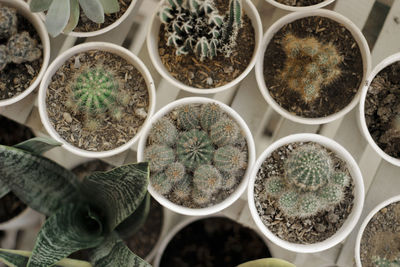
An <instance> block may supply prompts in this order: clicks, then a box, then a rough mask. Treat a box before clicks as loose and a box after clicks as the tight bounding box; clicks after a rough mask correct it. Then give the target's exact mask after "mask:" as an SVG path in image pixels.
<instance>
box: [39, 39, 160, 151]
mask: <svg viewBox="0 0 400 267" xmlns="http://www.w3.org/2000/svg"><path fill="white" fill-rule="evenodd" d="M89 50H100V51H107V52H110V53H113V54H115V55H118V56H120V57H122V58H124V59H125V60H126V61H127V62H128V63H130V64H132V65H133V66H134V67H135V68H136V69H137V70H138V71H139V72H140V74H141V75H142V76H143V78H144V80H145V82H146V86H147V91H148V93H149V107H148V112H147V118H146V119H145V121H144V122H143V124H142V126H141V127H140V129H139V131H138V132H137V133H136V135H135V136H134V137H133V138H132V139H130V140H129V141H128V142H127V143H125V144H124V145H122V146H119V147H117V148H114V149H111V150H107V151H87V150H84V149H80V148H77V147H75V146H73V145H72V144H70V143H68V142H67V141H66V140H64V139H63V138H62V137H61V136H60V135H59V134H58V133H57V132H56V130H55V129H54V127H53V126H52V125H51V123H50V121H49V117H48V114H47V109H46V106H47V105H46V92H47V87H48V85H49V84H50V82H51V79H52V77H53V75H54V74H55V73H56V72H57V70H58V69H59V68H60V67H61V66H62V65H63V64H64V63H65V61H67V60H68V59H69V58H70V57H72V56H74V55H76V54H79V53H81V52H85V51H89ZM155 102H156V96H155V87H154V82H153V79H152V77H151V75H150V72H149V71H148V69H147V67H146V66H145V65H144V63H143V62H142V61H141V60H140V59H139V58H138V57H137V56H135V55H134V54H133V53H132V52H131V51H129V50H127V49H125V48H123V47H121V46H118V45H115V44H112V43H106V42H89V43H84V44H80V45H77V46H74V47H72V48H70V49H68V50H66V51H65V52H63V53H62V54H61V55H59V56H58V57H57V58H56V59H55V60H54V61H53V63H51V65H50V66H49V68H48V69H47V71H46V73H45V75H44V77H43V80H42V82H41V84H40V89H39V97H38V106H39V114H40V118H41V121H42V123H43V125H44V127H45V129H46V130H47V132H48V133H49V134H50V136H51V137H52V138H54V139H55V140H56V141H58V142H60V143H62V146H63V147H64V148H65V149H67V150H68V151H70V152H71V153H74V154H75V155H78V156H82V157H88V158H104V157H110V156H113V155H116V154H119V153H121V152H123V151H125V150H127V149H129V148H130V147H131V146H132V145H133V144H134V143H135V142H136V141H137V140H138V139H139V137H140V135H141V134H142V132H143V129H144V128H145V126H146V124H148V123H149V121H150V118H151V116H152V114H153V113H154V109H155Z"/></svg>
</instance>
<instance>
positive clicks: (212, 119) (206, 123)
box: [200, 103, 222, 131]
mask: <svg viewBox="0 0 400 267" xmlns="http://www.w3.org/2000/svg"><path fill="white" fill-rule="evenodd" d="M221 113H222V111H221V108H220V107H219V105H218V104H215V103H207V104H204V105H203V106H202V107H201V110H200V124H201V127H202V128H203V129H204V130H206V131H208V130H209V129H210V127H211V125H213V124H215V123H216V122H217V121H218V120H219V119H220V118H221Z"/></svg>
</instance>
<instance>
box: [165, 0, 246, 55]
mask: <svg viewBox="0 0 400 267" xmlns="http://www.w3.org/2000/svg"><path fill="white" fill-rule="evenodd" d="M166 2H167V3H166V4H165V5H163V6H162V7H161V9H160V10H159V18H160V20H161V23H163V24H164V25H165V30H166V34H167V35H168V41H167V44H168V45H169V46H174V47H175V49H176V54H177V55H186V54H188V53H194V54H195V55H196V56H197V57H198V58H199V59H200V60H201V61H203V60H204V59H205V58H210V59H212V58H213V57H215V56H216V55H217V54H218V53H223V54H224V55H225V56H226V57H229V56H230V54H231V53H232V49H233V48H234V47H235V46H236V39H237V35H238V31H239V29H240V28H241V27H242V3H241V0H230V2H229V10H228V12H226V14H223V15H220V14H219V13H218V10H217V8H216V7H215V3H214V0H168V1H166Z"/></svg>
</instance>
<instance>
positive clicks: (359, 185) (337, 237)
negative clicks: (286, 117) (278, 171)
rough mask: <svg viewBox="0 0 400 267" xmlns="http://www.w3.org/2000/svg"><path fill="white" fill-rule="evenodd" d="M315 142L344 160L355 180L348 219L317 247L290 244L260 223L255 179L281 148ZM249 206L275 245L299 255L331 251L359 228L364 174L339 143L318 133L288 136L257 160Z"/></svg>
mask: <svg viewBox="0 0 400 267" xmlns="http://www.w3.org/2000/svg"><path fill="white" fill-rule="evenodd" d="M309 141H312V142H316V143H318V144H320V145H322V146H324V147H326V148H328V149H330V150H332V151H333V152H334V153H336V155H337V156H339V157H340V158H341V159H343V160H344V161H345V162H346V163H347V167H348V169H349V171H350V174H351V176H352V178H353V182H354V206H353V210H352V211H351V213H350V214H349V216H348V218H347V219H346V221H345V222H344V224H343V225H342V227H341V228H340V229H338V231H337V232H336V233H335V234H334V235H333V236H331V237H330V238H328V239H326V240H324V241H322V242H318V243H314V244H308V245H304V244H296V243H291V242H288V241H285V240H283V239H281V238H279V237H278V236H276V235H275V234H274V233H272V232H271V231H270V230H269V229H268V228H267V227H266V226H265V225H264V223H263V222H262V221H261V218H260V216H259V215H258V212H257V209H256V206H255V203H254V183H255V180H256V176H257V172H258V170H259V169H260V167H261V164H262V163H263V162H264V161H265V159H266V158H267V157H269V156H270V154H271V153H272V152H273V151H275V150H276V149H278V148H279V147H281V146H284V145H286V144H289V143H293V142H309ZM248 204H249V208H250V212H251V215H252V217H253V219H254V221H255V223H256V225H257V226H258V228H259V229H260V230H261V232H262V233H263V234H264V235H265V236H266V237H267V238H268V239H269V240H271V241H272V242H274V243H275V244H276V245H278V246H280V247H282V248H285V249H287V250H290V251H294V252H297V253H315V252H320V251H323V250H326V249H329V248H331V247H333V246H335V245H336V244H338V243H339V242H341V241H342V240H343V239H345V238H346V236H347V235H348V234H349V233H350V232H351V231H352V230H353V228H354V226H355V225H356V223H357V221H358V219H359V218H360V215H361V212H362V208H363V204H364V182H363V178H362V175H361V171H360V169H359V167H358V165H357V163H356V161H355V160H354V159H353V157H352V156H351V155H350V153H349V152H347V150H346V149H344V148H343V147H342V146H341V145H340V144H338V143H336V142H335V141H333V140H332V139H329V138H327V137H324V136H322V135H318V134H294V135H289V136H286V137H284V138H281V139H279V140H278V141H276V142H274V143H273V144H271V145H270V146H269V147H268V148H267V149H266V150H265V151H264V152H263V153H262V154H261V156H260V157H259V158H258V160H257V162H256V163H255V164H254V167H253V170H252V172H251V175H250V182H249V187H248Z"/></svg>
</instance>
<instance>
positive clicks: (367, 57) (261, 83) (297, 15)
mask: <svg viewBox="0 0 400 267" xmlns="http://www.w3.org/2000/svg"><path fill="white" fill-rule="evenodd" d="M311 16H319V17H325V18H328V19H331V20H334V21H336V22H338V23H340V24H342V25H343V26H345V27H346V29H347V30H349V31H350V33H351V34H352V36H353V38H354V40H355V41H356V42H357V44H358V46H359V48H360V51H361V56H362V62H363V73H364V74H363V78H362V80H361V83H360V87H359V90H358V92H357V94H356V95H355V96H354V98H353V100H352V101H351V102H350V103H349V104H348V105H347V106H346V107H345V108H343V109H342V110H340V111H339V112H337V113H334V114H331V115H329V116H326V117H321V118H304V117H300V116H297V115H295V114H293V113H290V112H289V111H287V110H286V109H284V108H282V107H281V106H280V105H279V104H278V103H277V102H276V101H275V100H274V99H273V98H272V96H271V95H270V94H269V91H268V88H267V86H266V84H265V80H264V73H263V71H264V54H265V52H266V49H267V47H268V44H269V42H270V41H271V40H272V38H273V37H274V35H275V34H276V33H277V32H278V31H279V30H280V29H281V28H282V27H283V26H285V25H287V24H289V23H291V22H293V21H296V20H299V19H301V18H305V17H311ZM370 70H371V53H370V51H369V47H368V44H367V41H366V40H365V37H364V35H363V34H362V32H361V31H360V30H359V29H358V27H357V26H356V25H355V24H354V23H353V22H352V21H351V20H349V19H348V18H346V17H344V16H342V15H340V14H339V13H336V12H333V11H330V10H325V9H319V10H311V11H305V12H294V13H291V14H289V15H286V16H284V17H282V18H281V19H279V20H278V21H276V22H275V23H274V24H273V25H272V26H271V27H270V28H269V29H268V30H267V31H266V33H265V34H264V39H263V42H262V45H261V48H260V54H259V56H258V60H257V63H256V67H255V72H256V79H257V83H258V87H259V89H260V91H261V93H262V95H263V96H264V98H265V100H266V101H267V102H268V104H269V105H270V106H271V107H272V108H273V109H274V110H275V111H276V112H278V113H279V114H280V115H282V116H283V117H285V118H286V119H289V120H291V121H294V122H297V123H303V124H324V123H328V122H331V121H334V120H336V119H338V118H340V117H342V116H344V115H345V114H347V113H348V112H349V111H350V110H352V109H353V108H354V107H355V106H356V105H357V103H358V100H359V98H360V94H361V88H362V87H363V86H364V83H365V80H366V79H367V77H368V74H369V72H370Z"/></svg>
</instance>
